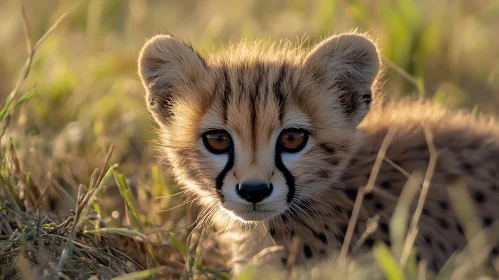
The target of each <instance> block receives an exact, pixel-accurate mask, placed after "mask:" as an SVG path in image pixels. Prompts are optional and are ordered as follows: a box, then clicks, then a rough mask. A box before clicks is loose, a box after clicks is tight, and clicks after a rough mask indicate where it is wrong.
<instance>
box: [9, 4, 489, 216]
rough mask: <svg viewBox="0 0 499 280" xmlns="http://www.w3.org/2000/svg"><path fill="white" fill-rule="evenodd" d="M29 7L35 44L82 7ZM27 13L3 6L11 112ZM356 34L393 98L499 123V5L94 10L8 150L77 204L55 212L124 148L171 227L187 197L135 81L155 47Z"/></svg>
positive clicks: (116, 208) (56, 60)
mask: <svg viewBox="0 0 499 280" xmlns="http://www.w3.org/2000/svg"><path fill="white" fill-rule="evenodd" d="M24 3H25V9H26V16H27V19H28V23H29V27H30V30H31V39H32V40H33V42H36V41H37V40H38V39H39V38H40V37H41V36H42V35H43V34H44V33H45V31H46V30H47V29H48V28H49V27H50V26H51V25H52V24H53V23H54V22H55V21H56V20H57V19H58V17H60V16H61V14H63V13H64V11H65V10H66V9H68V8H69V7H70V6H71V5H73V4H74V3H75V1H69V0H44V1H40V0H25V1H24ZM20 7H21V1H19V0H2V1H0V19H1V20H0V23H1V24H0V49H2V52H1V53H0V99H1V100H2V103H3V102H4V100H5V98H6V97H7V95H8V94H9V93H10V91H11V90H12V88H13V87H14V84H15V81H16V79H17V77H18V75H19V73H20V70H21V68H22V66H23V63H24V61H25V60H26V57H27V51H26V43H25V41H26V39H25V36H24V31H23V26H22V18H21V12H20V11H21V9H20ZM353 29H358V30H359V31H368V32H370V33H371V34H372V36H373V37H374V38H378V40H379V41H378V43H379V46H380V47H381V51H382V53H383V55H384V60H385V63H386V65H387V69H386V70H387V71H386V77H385V80H386V82H385V84H384V93H385V95H386V97H387V98H400V97H403V96H407V95H421V96H425V97H426V98H429V99H431V100H433V102H437V103H443V104H445V105H446V106H449V107H459V108H463V109H465V110H473V109H475V110H477V111H479V112H484V113H488V114H493V115H497V113H498V112H499V110H498V109H499V1H497V0H476V1H468V0H447V1H445V0H439V1H435V0H379V1H356V0H350V1H348V0H338V1H333V0H315V1H312V0H310V1H305V0H287V1H269V0H246V1H224V0H209V1H208V0H184V1H165V0H128V1H126V0H87V1H83V2H81V3H80V4H79V5H78V6H77V7H76V8H75V9H74V10H73V11H72V12H71V13H70V14H69V16H68V18H66V20H65V21H64V22H62V24H61V25H60V26H59V27H58V28H57V29H56V30H55V32H54V33H53V34H52V35H51V36H50V37H49V38H48V39H47V40H46V41H45V42H44V43H43V45H42V46H41V47H40V49H39V50H38V52H37V53H36V55H35V58H34V61H33V65H32V69H31V71H30V74H29V77H28V79H27V80H26V81H25V82H24V83H23V86H22V87H21V90H20V94H22V93H25V92H31V91H32V92H36V95H35V96H34V97H33V98H32V99H31V100H30V101H29V102H27V103H26V104H24V105H23V106H22V107H21V108H20V110H18V111H17V112H16V113H15V114H14V115H13V116H12V118H11V123H10V126H9V128H8V130H7V134H6V136H4V137H3V139H2V142H4V143H5V142H6V141H7V140H8V139H12V141H13V143H14V146H15V148H16V150H17V154H18V157H19V161H20V164H21V167H22V168H23V169H24V170H27V171H29V172H30V173H31V175H32V177H33V179H34V181H35V182H37V184H38V187H39V188H40V189H42V188H43V187H44V185H45V184H46V183H47V182H52V180H54V181H55V182H57V184H59V185H60V187H61V188H53V189H52V188H51V190H50V192H51V195H53V196H59V197H61V194H60V193H57V190H60V189H65V190H66V191H67V192H68V194H69V197H68V196H66V197H65V196H64V195H62V197H65V198H64V199H62V200H61V201H62V202H60V205H59V204H57V203H56V204H55V205H50V207H52V208H53V209H64V208H66V209H67V207H70V206H72V205H74V201H71V198H70V197H71V196H73V197H74V193H75V190H76V188H77V186H78V185H79V184H80V183H83V184H88V181H89V178H90V175H91V174H92V172H93V171H94V169H95V168H99V167H100V166H101V165H102V162H103V160H104V157H105V154H106V151H107V149H108V147H109V145H110V144H115V145H116V149H115V151H114V154H113V158H112V160H111V163H119V164H120V167H119V170H120V172H122V173H123V174H124V175H125V177H126V178H127V180H128V182H129V185H130V186H131V187H132V190H133V191H134V193H135V195H136V197H137V199H138V204H139V207H140V208H141V212H142V213H145V214H143V215H144V220H145V221H147V222H149V223H156V224H158V223H162V222H164V221H166V220H171V218H172V215H183V213H185V210H179V211H178V212H174V211H173V212H165V213H157V210H161V209H164V208H166V207H168V205H175V204H178V203H180V201H181V199H178V200H176V201H175V200H174V198H168V199H165V200H157V199H154V198H155V197H156V196H160V195H164V194H169V193H173V192H177V191H178V189H177V187H176V186H175V184H174V183H173V182H172V181H171V178H170V176H169V174H168V169H167V168H165V166H164V164H163V163H162V162H160V161H159V159H157V157H156V151H155V143H154V142H155V140H154V139H155V138H156V137H155V135H154V128H155V125H154V124H153V122H152V119H151V118H150V117H149V115H148V113H147V111H146V108H145V106H144V100H143V92H144V91H143V89H142V86H141V84H140V81H139V78H138V75H137V67H136V61H137V56H138V53H139V50H140V48H141V46H142V45H143V44H144V42H145V40H146V39H147V38H150V37H152V36H153V35H154V34H156V33H160V32H169V33H173V34H175V35H176V36H178V37H180V38H182V39H184V40H186V41H190V42H191V43H192V44H193V45H194V47H195V48H197V49H198V50H199V51H200V52H201V53H206V52H210V51H212V50H216V49H217V48H219V47H222V46H223V45H227V44H228V43H230V42H237V41H239V40H241V39H243V38H246V39H249V40H252V39H261V40H264V41H266V40H270V41H272V40H280V39H290V40H302V39H303V38H304V36H307V37H306V38H307V41H308V42H309V43H313V42H315V41H317V40H319V39H320V38H321V37H323V36H325V35H326V34H331V33H339V32H345V31H351V30H353ZM115 189H116V188H114V189H113V188H111V187H110V188H109V190H108V192H109V193H112V192H113V190H114V191H115ZM137 190H140V191H137ZM104 197H107V198H102V200H103V201H102V203H101V204H102V206H103V208H104V210H106V211H107V212H108V214H111V215H107V216H108V217H110V218H109V219H112V221H111V222H110V223H111V224H112V223H113V222H114V223H116V224H121V223H122V222H123V221H122V220H121V218H122V217H123V216H124V215H123V209H122V208H120V207H122V206H120V205H119V202H116V201H114V200H113V199H110V198H111V197H113V196H112V195H108V196H104ZM106 199H107V200H106ZM147 201H154V202H155V203H154V204H151V203H148V202H147ZM64 206H66V207H64ZM120 209H121V210H120ZM61 211H66V212H60V214H64V213H65V214H67V210H61ZM175 213H176V214H175Z"/></svg>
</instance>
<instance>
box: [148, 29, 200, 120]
mask: <svg viewBox="0 0 499 280" xmlns="http://www.w3.org/2000/svg"><path fill="white" fill-rule="evenodd" d="M206 70H207V66H206V63H205V62H204V60H203V59H202V58H201V56H200V55H199V54H198V53H196V52H195V51H194V50H193V49H192V48H191V47H190V46H189V45H187V44H185V43H184V42H182V41H180V40H179V39H177V38H174V37H172V36H168V35H158V36H155V37H153V38H152V39H150V40H149V41H148V42H147V43H146V44H145V45H144V47H143V48H142V51H141V52H140V56H139V75H140V78H141V79H142V83H143V85H144V87H145V88H146V91H147V97H146V99H147V100H146V101H147V104H148V108H149V110H150V111H151V113H152V114H153V116H154V117H155V119H156V121H157V122H158V123H159V124H163V123H165V122H166V121H167V119H168V117H169V106H170V105H171V103H172V102H173V101H174V99H175V97H176V95H178V94H179V93H180V92H182V88H188V87H189V86H192V84H194V83H195V81H196V80H197V79H199V77H200V76H202V75H204V74H205V72H206Z"/></svg>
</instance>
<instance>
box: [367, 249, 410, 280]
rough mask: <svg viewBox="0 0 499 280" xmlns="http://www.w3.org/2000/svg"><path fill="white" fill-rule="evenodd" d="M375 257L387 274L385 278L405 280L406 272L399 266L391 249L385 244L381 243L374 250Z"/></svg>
mask: <svg viewBox="0 0 499 280" xmlns="http://www.w3.org/2000/svg"><path fill="white" fill-rule="evenodd" d="M374 256H375V257H376V260H377V261H378V263H379V265H380V267H381V269H382V270H383V272H384V273H385V275H384V276H385V277H386V279H388V280H403V279H405V277H404V272H403V270H402V268H400V266H399V265H398V262H397V260H396V259H395V258H394V257H393V255H392V254H391V251H390V249H388V247H387V246H386V245H385V244H384V243H379V244H377V245H376V246H375V248H374Z"/></svg>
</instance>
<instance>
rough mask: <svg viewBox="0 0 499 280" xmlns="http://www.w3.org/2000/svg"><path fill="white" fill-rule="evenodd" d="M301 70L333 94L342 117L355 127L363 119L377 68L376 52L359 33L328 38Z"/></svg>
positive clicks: (368, 41) (378, 65)
mask: <svg viewBox="0 0 499 280" xmlns="http://www.w3.org/2000/svg"><path fill="white" fill-rule="evenodd" d="M303 67H304V68H305V69H306V70H307V71H309V72H310V73H312V75H314V77H316V78H317V79H318V81H320V83H321V85H322V86H323V88H324V89H326V90H328V91H330V92H331V94H336V95H337V96H336V99H337V100H338V101H339V102H340V105H341V106H342V107H343V109H344V111H345V114H346V115H347V117H349V118H350V119H352V121H353V122H354V123H355V124H358V123H359V122H360V121H361V120H362V119H363V118H364V116H365V115H366V114H367V112H368V111H369V108H370V103H371V100H372V93H371V87H372V85H373V83H374V81H375V80H376V78H377V76H378V72H379V69H380V59H379V55H378V49H377V48H376V45H375V44H374V43H373V42H372V41H371V40H369V39H368V38H367V37H365V36H362V35H359V34H342V35H338V36H332V37H329V38H327V39H325V40H324V41H322V42H321V43H319V44H318V45H317V46H316V47H315V48H314V49H313V50H312V51H311V52H310V53H309V55H308V56H307V57H306V59H305V61H304V64H303Z"/></svg>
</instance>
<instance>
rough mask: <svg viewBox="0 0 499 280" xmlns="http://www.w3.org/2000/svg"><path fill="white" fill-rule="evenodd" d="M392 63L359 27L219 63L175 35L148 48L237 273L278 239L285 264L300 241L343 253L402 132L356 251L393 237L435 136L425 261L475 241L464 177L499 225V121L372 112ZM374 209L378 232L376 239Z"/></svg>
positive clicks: (175, 144) (403, 110) (192, 172)
mask: <svg viewBox="0 0 499 280" xmlns="http://www.w3.org/2000/svg"><path fill="white" fill-rule="evenodd" d="M379 70H380V58H379V52H378V49H377V47H376V45H375V44H374V43H373V42H372V41H371V40H370V39H368V38H366V37H365V36H363V35H359V34H341V35H338V36H332V37H329V38H327V39H325V40H324V41H322V42H320V43H319V44H317V45H316V46H314V47H313V48H310V49H304V48H301V47H297V46H293V45H292V44H281V45H278V46H276V45H273V46H270V47H269V46H262V45H261V44H249V43H241V44H240V45H237V46H232V47H229V48H228V50H226V51H224V52H222V53H218V54H216V55H210V56H207V57H202V56H201V55H200V54H199V53H197V52H196V51H195V50H194V49H193V48H192V47H191V46H190V45H187V44H185V43H183V42H182V41H180V40H179V39H177V38H174V37H171V36H167V35H159V36H156V37H154V38H152V39H151V40H149V41H148V42H147V43H146V44H145V46H144V47H143V49H142V51H141V53H140V58H139V73H140V77H141V79H142V82H143V85H144V87H145V89H146V91H147V94H146V101H147V106H148V109H149V111H150V112H151V114H152V116H153V117H154V119H155V120H156V122H157V123H158V124H159V126H160V137H161V143H162V152H163V153H164V155H165V157H166V159H167V160H168V161H169V163H170V164H171V167H172V169H173V172H174V174H175V176H176V178H177V180H178V181H179V182H180V183H182V185H183V186H184V188H185V190H186V191H187V192H188V193H190V194H193V195H196V196H197V197H198V200H197V201H199V202H200V204H201V205H202V206H203V207H204V210H205V211H202V213H201V215H202V214H205V215H204V216H203V217H202V218H204V220H214V222H215V224H218V225H223V226H224V227H225V226H226V225H227V224H226V223H229V224H230V230H229V231H228V233H226V234H225V236H224V237H223V238H221V241H220V242H225V243H226V244H228V246H229V247H230V250H231V258H232V264H233V266H234V268H236V267H237V264H242V263H244V262H246V261H248V260H250V259H252V257H254V256H255V255H258V254H259V253H260V252H261V251H262V250H263V249H265V248H267V247H271V246H274V245H278V246H281V248H284V249H283V250H282V251H281V252H280V254H279V255H278V257H276V258H275V259H276V261H277V262H278V263H279V264H280V263H283V264H286V263H287V262H288V258H290V257H291V255H290V248H291V247H293V246H291V244H299V247H298V250H294V251H295V252H294V255H293V259H294V264H298V265H299V264H303V263H306V262H308V261H310V260H318V259H321V258H325V257H326V256H328V255H333V254H336V253H337V252H339V250H340V248H341V246H342V243H343V239H344V238H345V235H346V231H347V228H348V226H347V225H348V221H349V219H350V217H351V215H352V211H353V207H354V202H355V200H356V197H357V193H358V191H359V189H360V188H362V187H365V186H366V185H367V181H368V179H369V176H370V174H371V171H372V170H373V165H374V162H375V160H376V156H377V154H378V151H379V150H380V147H381V144H382V142H383V140H384V139H385V136H386V135H387V133H388V132H389V131H390V129H392V131H394V134H393V138H392V141H391V143H390V145H389V147H388V149H387V150H386V154H385V160H384V161H382V162H381V167H380V169H379V172H378V175H377V177H376V180H375V184H374V188H373V189H372V191H371V192H367V193H365V195H364V197H363V202H362V205H361V207H360V210H359V212H358V217H357V221H356V224H355V228H353V230H352V234H353V235H352V239H351V245H352V246H351V247H350V248H351V249H352V250H353V251H351V252H362V251H367V249H369V247H371V246H373V244H374V243H375V242H385V243H386V244H388V245H390V241H391V240H390V238H389V233H390V227H389V225H390V218H391V216H392V213H393V211H394V208H395V207H396V205H397V202H398V199H399V196H400V194H401V192H402V189H403V187H404V185H405V184H406V182H407V178H408V176H409V175H410V174H413V173H415V172H416V173H417V172H421V173H422V174H423V175H424V174H425V172H426V170H427V168H428V165H429V161H430V152H429V148H428V142H427V140H426V138H425V132H427V131H430V132H431V135H432V136H433V144H434V146H435V148H436V151H437V154H438V157H437V161H436V163H435V166H434V169H433V171H434V174H433V176H432V177H431V182H430V186H429V190H428V191H429V192H428V195H427V197H426V201H425V204H424V208H423V209H422V215H421V216H420V219H419V223H418V229H419V230H418V236H417V238H416V240H415V247H416V250H417V254H418V255H417V256H418V258H422V259H425V260H427V262H428V264H429V267H430V268H431V269H433V270H439V269H440V268H441V267H442V266H443V264H444V263H445V262H446V260H447V259H448V258H449V257H450V256H451V255H452V254H453V253H454V252H456V251H458V250H460V249H462V248H463V247H464V246H466V243H467V241H466V240H467V239H466V237H465V234H464V233H466V230H463V228H464V226H463V227H462V225H460V223H459V221H460V219H458V218H457V215H456V214H455V213H454V209H456V208H455V205H454V204H453V203H452V201H451V200H450V199H449V193H450V192H448V190H449V189H450V187H451V185H452V184H454V183H455V182H456V181H460V182H464V183H465V184H466V186H467V190H468V191H469V194H470V197H471V198H472V200H473V202H474V207H475V208H476V209H475V212H476V213H477V217H476V219H478V220H479V221H480V223H482V226H484V227H486V226H489V225H491V224H492V223H494V221H495V220H498V219H499V175H498V173H499V128H498V125H497V124H496V123H494V122H493V121H491V120H486V119H484V118H477V117H476V116H472V115H471V114H466V113H460V112H450V111H448V110H445V109H443V108H439V107H436V106H435V105H431V104H428V103H425V102H423V101H420V100H410V101H407V100H406V101H401V102H396V103H394V102H376V106H372V107H373V109H372V110H371V112H370V113H369V114H368V112H369V111H370V108H371V105H372V100H373V97H375V94H373V92H375V89H376V88H377V87H376V84H377V82H378V80H379V78H378V72H379ZM366 115H367V116H366ZM423 123H424V125H423ZM416 200H417V199H416ZM414 204H416V203H414ZM414 206H415V205H414ZM415 209H416V207H412V210H411V211H414V210H415ZM374 216H376V217H377V218H378V226H377V229H376V230H375V231H374V232H371V233H370V234H369V235H367V236H365V235H363V234H364V233H365V232H366V226H367V224H368V221H370V218H371V217H374ZM248 225H251V226H250V227H248ZM463 231H464V233H463ZM229 237H231V239H228V238H229ZM297 238H298V240H300V242H298V243H297V242H294V243H293V241H292V240H296V239H297ZM228 240H229V241H228ZM359 244H361V245H359ZM354 245H359V246H360V247H359V246H354ZM494 245H495V244H493V245H491V246H490V248H488V250H489V251H490V252H491V253H490V255H492V256H493V255H497V248H493V246H494ZM294 247H296V246H294ZM354 247H355V248H354ZM267 251H269V250H267ZM236 270H237V268H236Z"/></svg>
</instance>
